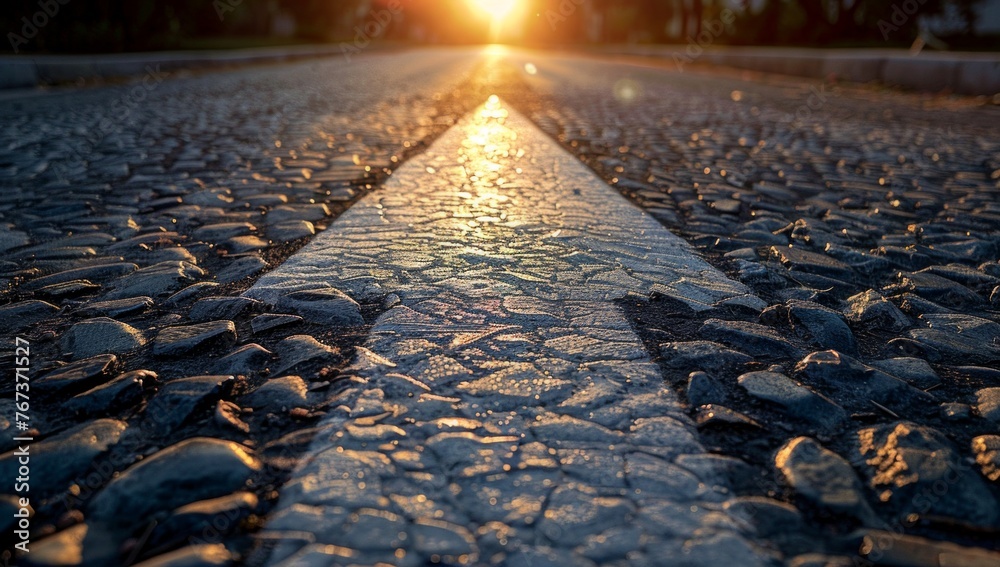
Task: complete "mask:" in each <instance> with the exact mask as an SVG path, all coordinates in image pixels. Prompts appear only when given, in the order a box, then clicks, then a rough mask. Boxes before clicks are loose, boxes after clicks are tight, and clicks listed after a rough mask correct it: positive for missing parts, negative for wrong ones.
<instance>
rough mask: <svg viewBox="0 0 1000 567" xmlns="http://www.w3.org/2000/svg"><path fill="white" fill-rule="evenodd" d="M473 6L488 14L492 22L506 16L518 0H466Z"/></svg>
mask: <svg viewBox="0 0 1000 567" xmlns="http://www.w3.org/2000/svg"><path fill="white" fill-rule="evenodd" d="M468 2H469V4H472V6H474V7H475V8H477V9H479V10H482V11H483V12H486V13H487V14H489V16H490V18H491V19H492V20H493V21H494V22H499V21H501V20H503V19H504V18H506V17H507V16H508V15H509V14H510V13H511V11H513V10H514V8H515V7H516V6H517V2H518V0H468Z"/></svg>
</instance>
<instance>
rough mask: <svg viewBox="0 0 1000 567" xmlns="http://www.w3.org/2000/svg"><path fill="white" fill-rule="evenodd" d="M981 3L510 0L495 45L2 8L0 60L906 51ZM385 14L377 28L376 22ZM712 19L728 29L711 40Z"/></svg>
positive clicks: (407, 13) (258, 17) (296, 13)
mask: <svg viewBox="0 0 1000 567" xmlns="http://www.w3.org/2000/svg"><path fill="white" fill-rule="evenodd" d="M984 1H985V0H522V5H521V7H520V9H519V10H518V11H517V12H516V13H515V14H512V16H511V17H510V18H509V19H508V21H507V22H506V25H505V27H504V29H503V33H502V34H501V36H499V37H491V36H490V24H489V21H488V19H487V18H486V17H485V16H484V14H483V13H482V12H481V11H477V10H476V8H475V7H474V1H472V0H167V1H163V0H3V3H4V7H3V9H2V14H0V24H2V26H3V27H2V29H3V31H4V33H5V35H6V38H7V44H8V45H9V47H8V49H9V51H8V53H13V52H18V53H37V52H119V51H142V50H157V49H184V48H191V47H197V46H210V45H213V44H212V43H210V41H213V40H215V41H218V40H223V43H219V45H222V46H225V45H227V44H226V43H224V41H230V46H237V45H258V44H259V45H266V44H268V43H287V42H325V41H355V40H360V41H362V42H365V41H368V40H378V39H390V40H405V41H417V42H431V43H464V42H481V41H484V40H490V39H502V40H507V41H513V42H521V43H527V44H553V43H558V44H564V43H575V42H681V43H684V42H686V41H688V40H689V38H690V39H691V40H695V41H697V38H698V37H699V34H701V38H702V39H707V38H710V39H711V42H712V43H717V44H724V43H727V44H743V45H747V44H755V45H817V46H829V45H906V44H909V43H910V42H912V41H913V39H914V38H915V37H917V35H918V34H919V25H920V22H921V20H922V19H923V18H927V17H933V16H935V15H940V14H943V13H946V12H947V13H949V14H952V15H953V17H957V19H958V21H959V23H960V27H961V28H964V29H961V30H960V33H958V34H956V36H955V37H953V38H952V39H953V40H955V41H958V42H959V43H962V42H966V43H968V41H969V38H971V37H973V36H974V35H975V33H974V32H975V31H976V24H977V11H976V10H977V8H978V7H979V6H980V5H981V4H982V3H983V2H984ZM387 10H388V11H391V12H392V19H391V21H389V22H386V21H385V20H384V19H382V18H381V17H380V14H383V15H384V14H385V13H386V11H387ZM726 10H729V12H725V11H726ZM724 15H731V16H732V17H731V18H730V20H731V21H730V22H729V23H728V24H727V25H725V27H724V29H723V30H722V32H721V33H715V32H717V31H718V27H717V25H715V23H716V22H718V21H720V20H721V19H722V17H723V16H724ZM706 34H708V35H706ZM234 40H235V42H234ZM240 41H242V42H243V43H240ZM199 42H200V43H199ZM953 45H955V44H953Z"/></svg>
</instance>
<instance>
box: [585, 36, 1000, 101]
mask: <svg viewBox="0 0 1000 567" xmlns="http://www.w3.org/2000/svg"><path fill="white" fill-rule="evenodd" d="M688 48H689V46H687V45H659V46H625V47H615V48H608V49H606V50H603V51H604V52H607V53H615V54H622V55H641V56H647V57H661V58H664V59H670V60H671V61H673V60H674V56H675V55H676V56H678V57H682V58H684V59H683V61H685V62H691V63H699V62H700V63H711V64H714V65H723V66H727V67H736V68H739V69H749V70H752V71H761V72H765V73H777V74H782V75H793V76H798V77H810V78H815V79H827V78H829V77H831V76H833V77H835V78H837V79H843V80H848V81H852V82H857V83H871V82H877V83H883V84H886V85H891V86H896V87H903V88H906V89H913V90H917V91H924V92H940V91H946V90H947V91H952V92H955V93H960V94H968V95H987V96H990V95H994V94H997V93H1000V54H996V53H960V52H955V53H940V52H935V53H921V54H919V55H911V54H910V53H909V52H908V51H906V50H898V49H895V50H894V49H786V48H766V47H753V48H724V47H720V48H707V49H704V51H703V52H702V53H701V54H699V55H693V54H691V53H689V52H688V51H687V50H688Z"/></svg>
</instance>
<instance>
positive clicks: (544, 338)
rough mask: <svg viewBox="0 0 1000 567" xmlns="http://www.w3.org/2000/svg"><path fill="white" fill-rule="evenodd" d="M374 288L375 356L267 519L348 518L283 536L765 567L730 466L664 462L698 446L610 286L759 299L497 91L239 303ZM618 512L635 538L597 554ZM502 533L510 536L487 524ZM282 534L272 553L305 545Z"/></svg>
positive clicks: (465, 553) (709, 302)
mask: <svg viewBox="0 0 1000 567" xmlns="http://www.w3.org/2000/svg"><path fill="white" fill-rule="evenodd" d="M373 286H378V287H379V288H381V289H382V290H384V292H386V293H390V294H393V296H394V298H395V299H396V301H397V302H396V303H395V304H394V305H393V306H392V307H391V308H390V309H388V310H387V311H386V312H385V313H384V314H383V315H382V316H381V317H380V318H379V319H378V320H377V321H376V323H375V325H374V327H373V329H372V333H371V336H370V338H369V340H368V342H367V344H366V348H367V349H368V350H369V351H370V353H371V354H373V355H374V356H364V357H361V358H359V360H358V362H356V363H355V365H354V368H353V369H352V370H353V371H354V372H355V373H356V374H357V375H358V376H359V377H361V378H363V380H364V382H363V384H361V385H359V386H357V388H355V389H354V391H353V392H352V393H350V395H349V396H347V397H346V399H345V400H342V401H341V403H342V405H341V407H340V408H339V410H338V411H334V412H331V414H330V417H328V419H327V420H326V421H325V422H324V425H323V427H324V428H327V430H328V431H330V432H331V433H333V435H320V436H318V437H317V440H316V441H315V442H314V445H313V446H312V448H311V449H310V454H309V456H307V457H306V458H305V459H304V460H303V463H302V465H301V466H300V468H299V469H298V471H297V472H296V473H295V474H294V475H293V478H292V480H291V481H290V482H289V485H288V487H287V488H286V491H285V492H284V494H283V497H282V499H281V502H280V504H279V512H278V514H279V515H280V514H281V513H282V511H286V512H287V511H291V510H294V509H300V508H301V507H303V506H305V507H307V508H306V509H315V508H317V507H325V506H335V507H338V508H342V509H344V510H347V511H348V512H350V513H353V514H354V515H353V516H351V517H350V518H349V519H347V520H346V521H345V522H344V523H343V524H338V525H337V526H336V527H332V528H323V529H319V528H318V527H317V526H316V525H315V524H314V523H313V522H312V521H310V520H309V518H308V516H305V517H303V518H302V520H301V521H298V522H291V525H289V520H288V516H285V521H283V522H282V524H281V527H280V530H294V531H303V532H308V533H311V534H312V535H313V536H314V539H315V541H316V542H318V543H324V544H330V545H336V546H340V547H344V548H350V549H353V550H354V551H355V552H356V554H354V555H353V556H352V562H353V563H356V564H374V563H376V562H378V561H385V560H387V558H388V559H389V560H391V561H392V562H393V563H398V564H406V565H411V564H412V565H417V564H420V562H421V561H424V560H430V559H432V558H434V557H441V558H443V557H448V558H450V560H451V561H455V562H456V563H461V564H476V563H478V562H483V561H496V560H497V557H498V556H496V554H501V555H500V556H499V557H507V558H508V560H510V561H515V557H517V555H518V554H529V555H530V554H533V553H539V552H540V550H544V549H545V548H546V547H550V548H551V549H552V550H553V551H552V553H554V554H556V555H557V556H559V557H564V558H566V560H567V561H570V562H572V563H573V564H587V562H589V560H588V559H586V555H595V554H596V555H598V556H600V557H604V558H607V559H611V558H612V557H614V558H617V559H624V558H625V557H626V556H628V557H630V558H634V557H638V556H641V555H643V554H645V553H650V554H651V555H650V559H653V557H654V556H653V555H652V553H653V552H654V551H656V550H658V551H659V552H667V551H668V550H669V552H671V553H674V554H676V556H677V557H679V558H681V557H683V559H678V561H680V563H678V564H684V565H704V564H706V563H705V561H710V560H720V561H722V560H728V561H738V562H739V563H740V564H741V565H766V564H768V561H769V560H768V556H767V554H765V553H763V552H760V551H756V550H755V546H754V544H753V543H751V541H752V533H751V532H750V528H749V527H748V526H747V525H746V524H745V523H741V522H737V521H735V520H732V519H728V520H725V519H722V518H725V517H726V514H725V513H724V512H722V504H723V502H724V501H725V500H726V498H727V492H728V489H727V487H726V485H725V482H724V481H722V480H721V477H719V476H717V475H715V474H712V471H711V469H708V470H700V471H698V473H695V472H693V471H690V470H687V469H685V468H684V467H682V466H680V465H678V464H676V462H675V461H676V460H677V459H678V457H681V456H683V455H698V454H701V453H703V452H704V450H703V449H702V448H701V446H700V445H699V444H698V442H697V440H696V438H695V436H694V435H693V433H692V431H691V430H692V427H693V426H692V424H691V423H690V421H689V419H688V418H687V417H686V416H684V415H683V414H682V413H681V412H680V406H679V405H678V403H677V401H676V398H675V394H674V393H673V392H671V391H668V390H666V389H664V387H663V385H662V380H661V378H660V373H659V370H658V368H657V367H656V365H655V364H654V363H653V362H652V361H651V360H650V357H649V355H648V353H647V352H646V350H645V348H644V347H643V344H642V343H641V341H640V340H639V338H638V337H637V336H636V335H635V334H634V332H633V331H632V330H631V328H630V326H629V324H628V322H627V320H626V319H625V318H624V316H623V314H622V313H621V312H620V310H619V308H618V307H617V306H616V305H615V303H614V302H613V300H616V299H620V298H623V297H626V296H629V295H636V296H643V297H646V296H649V295H650V294H652V293H653V292H660V293H663V294H668V295H670V296H671V297H674V298H676V299H678V300H679V301H682V302H684V303H685V304H687V305H688V306H690V307H692V308H693V309H695V310H704V309H709V308H717V307H719V306H724V305H741V306H745V307H748V308H751V309H760V308H761V307H763V303H762V302H761V301H760V300H759V299H758V298H757V297H756V296H754V295H752V294H750V293H749V292H748V291H747V289H746V288H745V287H743V286H742V285H741V284H738V283H736V282H733V281H732V280H729V279H728V278H726V277H725V276H724V275H723V274H722V273H721V272H718V271H717V270H715V269H714V268H712V267H711V266H709V265H708V264H707V263H705V262H704V261H703V260H701V259H700V258H698V257H697V256H695V255H694V254H693V253H692V251H691V249H690V248H689V246H688V245H687V244H686V243H685V242H683V241H682V240H681V239H679V238H677V237H676V236H674V235H672V234H670V233H669V232H668V231H666V230H665V229H663V228H662V227H661V226H660V225H659V223H657V222H656V221H655V220H654V219H653V218H652V217H650V216H648V215H646V214H645V213H643V212H642V211H640V210H639V209H637V208H635V207H634V206H633V205H631V204H630V203H628V202H627V201H626V200H625V199H624V198H622V197H621V196H620V195H618V194H617V193H615V192H614V191H613V190H611V189H610V188H608V187H607V186H606V185H604V184H603V183H602V182H600V181H599V180H598V179H596V178H595V177H594V176H593V175H592V174H591V173H590V172H589V171H588V170H586V169H585V168H583V167H581V166H580V165H579V164H578V163H577V162H576V160H575V159H574V158H573V157H572V156H570V155H569V154H566V153H565V152H563V151H562V150H560V149H559V148H558V147H556V146H555V145H554V144H553V143H552V142H551V141H549V140H548V139H547V138H545V137H544V136H542V135H541V134H540V132H538V130H537V129H535V127H534V126H532V125H531V124H530V123H528V122H527V121H526V120H525V119H524V118H522V117H520V116H519V115H517V114H516V113H514V112H511V111H510V110H509V109H507V108H506V107H505V106H504V105H503V103H502V101H500V100H499V99H497V98H495V97H494V98H491V99H490V100H489V101H488V102H487V103H486V104H485V105H484V106H483V107H482V108H480V109H479V110H477V111H476V112H475V113H474V114H473V115H471V116H470V117H467V118H466V119H465V120H463V121H462V122H461V123H460V124H459V125H457V126H456V127H455V128H453V129H452V130H451V131H449V132H448V133H447V134H445V135H444V136H443V137H442V139H440V140H439V141H438V142H436V143H435V145H433V146H432V147H431V148H430V149H429V150H428V152H427V153H425V154H424V155H422V156H420V157H419V158H416V159H414V160H413V161H411V162H408V163H407V164H406V165H404V166H403V167H402V168H400V169H399V170H398V171H397V172H396V173H395V174H394V176H393V177H392V179H391V180H390V182H388V183H387V184H386V185H385V186H384V187H383V188H382V189H381V190H380V191H378V192H377V193H374V194H372V195H370V196H369V197H366V198H365V199H363V200H362V201H360V202H359V203H358V204H357V205H356V206H355V207H353V208H352V209H350V210H349V211H348V212H347V213H345V214H344V215H343V216H341V217H340V218H339V219H338V221H337V222H336V223H334V224H333V225H332V226H331V227H330V228H329V229H328V230H327V231H326V232H325V233H323V234H322V235H320V236H318V237H317V238H316V239H315V240H314V241H312V242H311V243H310V244H309V245H308V246H307V247H306V248H305V249H303V250H302V251H301V252H300V253H299V254H297V255H295V256H292V257H291V258H289V259H288V260H287V261H286V262H285V264H284V265H282V266H280V267H279V268H278V269H276V270H275V271H273V272H271V273H269V274H267V275H265V276H264V277H263V278H261V279H260V280H259V281H258V282H257V284H255V285H254V286H253V287H252V288H251V289H250V290H248V291H247V292H246V295H247V296H249V297H252V298H254V299H259V300H261V301H264V302H268V303H271V304H281V303H282V302H283V298H284V297H286V296H288V295H289V294H301V293H302V291H303V290H315V289H321V288H324V287H333V288H336V289H339V290H342V291H344V292H345V293H347V294H348V295H351V296H354V297H357V296H359V295H362V294H364V293H366V290H368V289H370V288H371V287H373ZM401 381H404V382H403V384H402V385H401ZM597 381H600V383H601V385H597V384H596V383H595V382H597ZM595 392H608V394H606V395H605V396H604V397H602V396H600V395H597V396H595V395H594V393H595ZM622 408H627V409H625V410H624V411H616V410H621V409H622ZM587 462H593V463H607V466H608V468H607V469H605V468H604V467H602V468H601V470H600V471H587V470H586V468H587V465H586V463H587ZM616 469H617V471H618V472H617V473H615V472H614V471H615V470H616ZM595 472H596V473H599V474H595ZM602 474H606V475H608V476H607V478H605V479H600V478H599V477H600V476H601V475H602ZM397 496H399V497H400V498H397ZM663 507H676V508H677V510H678V511H680V510H683V513H682V516H681V518H674V519H672V520H671V523H672V524H673V525H674V527H672V528H670V529H667V530H664V527H663V526H662V525H660V524H659V522H657V521H655V520H652V519H648V518H647V516H648V515H654V516H655V515H656V514H658V513H660V512H657V510H661V509H663ZM623 523H631V524H634V526H636V529H637V532H636V533H635V534H634V537H631V538H626V539H625V540H624V541H619V542H617V545H616V546H609V545H604V546H601V547H602V548H601V549H600V550H596V549H593V547H594V546H596V545H597V543H596V541H597V540H595V539H594V538H602V537H606V536H605V534H612V535H613V532H614V530H615V529H618V528H619V527H620V526H621V525H622V524H623ZM496 529H502V530H504V531H509V532H510V535H509V536H506V537H503V538H501V539H500V540H499V542H498V541H497V540H496V539H495V538H489V537H484V534H487V533H488V532H489V530H496ZM360 530H363V532H362V531H360ZM352 533H366V534H368V536H367V537H364V538H355V537H352V536H351V534H352ZM373 533H384V537H373V536H372V534H373ZM405 534H408V537H402V535H405ZM474 534H478V535H479V540H478V541H477V540H476V539H475V537H474ZM397 535H398V536H399V537H397ZM588 538H589V539H588ZM720 541H721V542H724V543H720ZM285 543H286V545H282V546H279V547H278V549H277V550H276V552H275V553H276V554H277V555H278V556H277V557H272V560H281V559H285V558H287V557H288V556H290V555H291V554H293V553H296V552H300V550H299V549H296V547H303V546H301V545H295V544H294V543H293V542H291V541H286V542H285ZM362 543H363V544H364V545H362ZM539 544H542V546H541V547H540V546H539ZM682 549H683V550H684V553H681V551H682ZM560 554H561V555H560ZM637 554H638V555H637Z"/></svg>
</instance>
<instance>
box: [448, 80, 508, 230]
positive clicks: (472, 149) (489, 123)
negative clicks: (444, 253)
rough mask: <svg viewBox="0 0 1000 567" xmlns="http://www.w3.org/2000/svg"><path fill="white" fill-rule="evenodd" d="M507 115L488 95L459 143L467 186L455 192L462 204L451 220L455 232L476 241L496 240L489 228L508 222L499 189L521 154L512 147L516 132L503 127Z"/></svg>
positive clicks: (500, 105) (502, 196)
mask: <svg viewBox="0 0 1000 567" xmlns="http://www.w3.org/2000/svg"><path fill="white" fill-rule="evenodd" d="M508 116H509V112H508V111H507V110H506V109H505V108H504V107H503V104H502V103H501V101H500V97H498V96H497V95H495V94H494V95H490V97H489V99H487V101H486V103H485V104H483V106H482V107H481V108H480V110H479V111H478V112H477V113H476V114H475V120H473V122H472V123H471V124H470V125H469V126H468V130H467V132H466V138H465V142H464V143H463V144H462V150H461V157H460V158H459V162H460V163H461V164H462V168H463V169H464V171H465V176H466V179H467V183H466V184H464V186H463V187H461V189H459V190H458V191H457V192H456V196H457V197H458V198H459V199H461V201H462V204H461V205H460V206H458V207H456V208H455V209H454V210H453V211H452V218H453V219H454V221H455V226H456V228H457V229H458V230H461V231H462V232H464V233H466V234H467V235H469V236H473V237H475V238H477V239H480V240H493V239H495V238H497V235H496V233H495V231H492V230H489V227H490V226H491V225H492V226H497V225H503V224H505V223H507V222H508V221H509V219H508V208H509V206H510V203H509V201H510V199H509V197H508V196H507V195H505V194H504V193H503V186H504V185H505V184H507V183H508V182H509V179H508V178H509V177H510V176H511V174H516V169H514V168H512V167H511V159H512V158H513V159H517V158H520V157H521V156H522V155H524V152H523V150H516V149H515V147H514V143H515V141H516V140H517V133H515V132H514V131H513V130H511V129H510V128H508V127H507V126H506V125H505V122H506V119H507V117H508ZM484 229H485V230H484Z"/></svg>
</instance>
